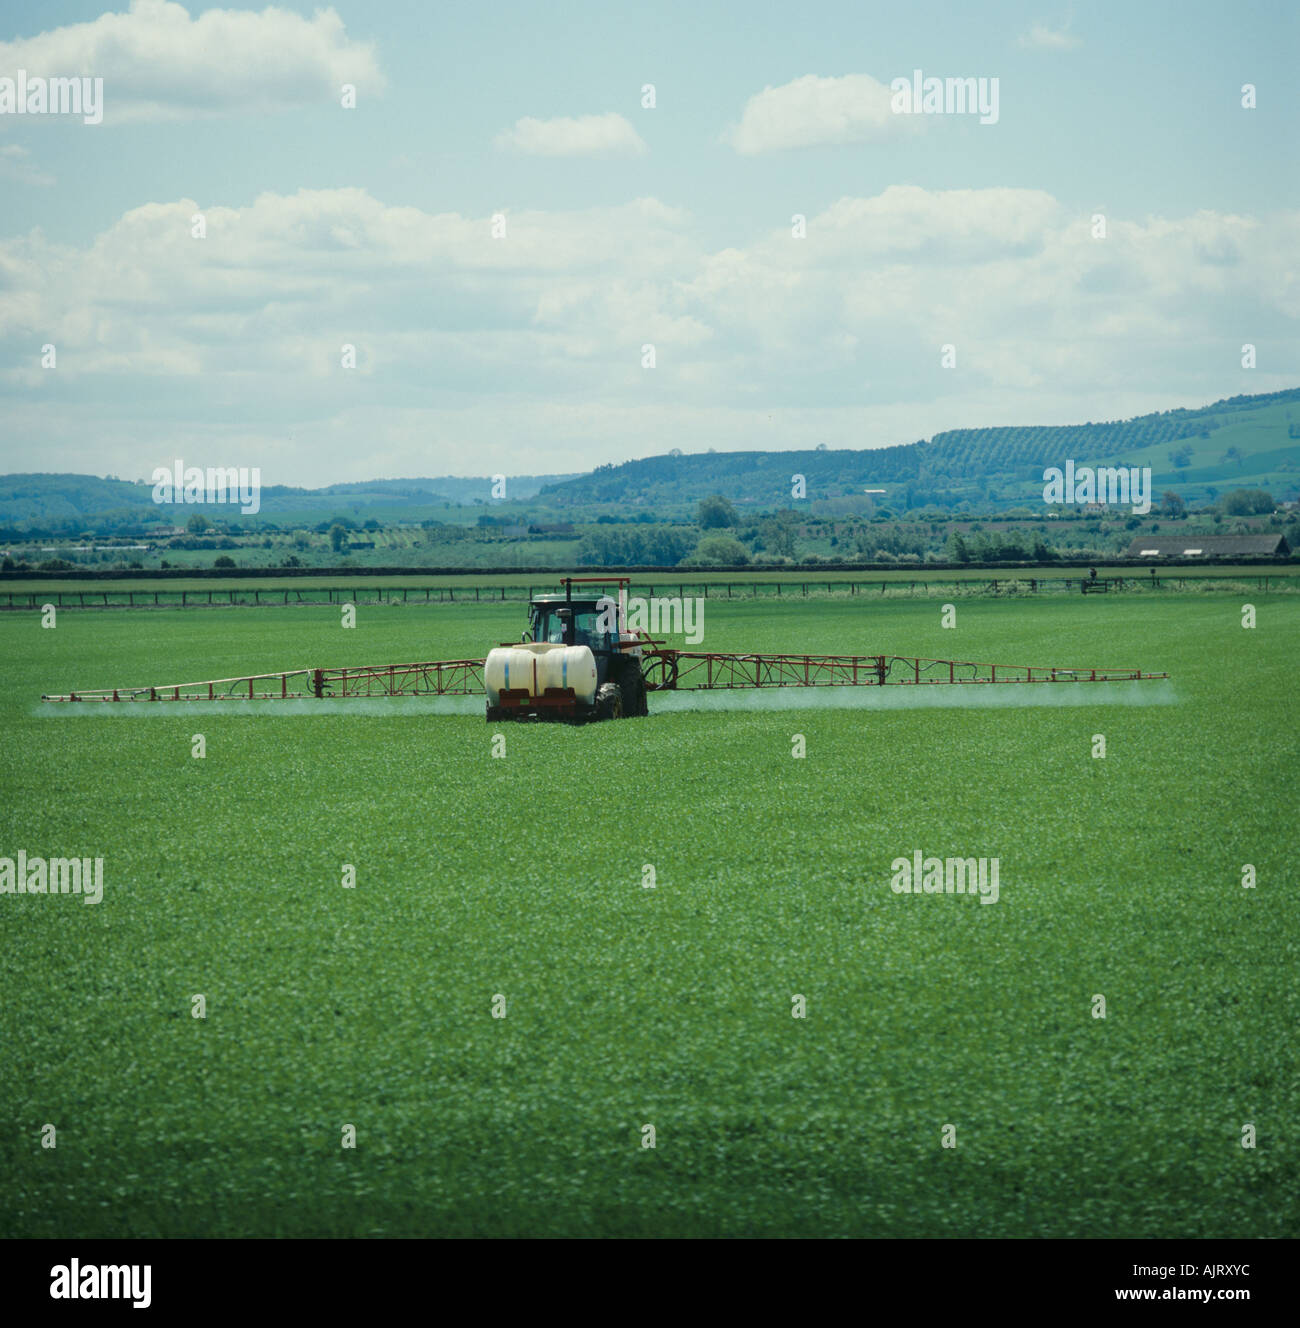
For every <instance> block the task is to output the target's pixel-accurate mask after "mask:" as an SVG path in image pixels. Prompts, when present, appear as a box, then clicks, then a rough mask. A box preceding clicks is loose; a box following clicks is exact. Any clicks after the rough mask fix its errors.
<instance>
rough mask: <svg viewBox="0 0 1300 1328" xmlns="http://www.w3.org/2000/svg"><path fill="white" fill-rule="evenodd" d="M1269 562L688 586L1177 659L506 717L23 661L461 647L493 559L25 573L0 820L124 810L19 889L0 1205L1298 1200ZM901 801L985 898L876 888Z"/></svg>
mask: <svg viewBox="0 0 1300 1328" xmlns="http://www.w3.org/2000/svg"><path fill="white" fill-rule="evenodd" d="M1197 570H1198V571H1199V570H1201V569H1197ZM1205 570H1206V571H1207V572H1210V571H1211V570H1212V571H1213V574H1214V575H1216V576H1222V575H1223V571H1222V569H1205ZM1250 570H1251V574H1252V575H1254V574H1255V569H1250ZM1270 574H1271V573H1270ZM893 575H895V576H898V575H901V576H904V577H908V578H918V579H919V577H920V575H921V573H919V572H917V571H909V572H901V573H895V574H893ZM1076 575H1077V572H1076ZM828 576H830V577H831V578H832V579H834V576H835V574H833V573H826V574H823V573H819V574H818V575H817V577H816V579H817V580H819V581H821V582H823V583H824V582H825V581H826V580H827V577H828ZM466 579H467V580H468V579H470V578H466ZM472 579H473V580H476V581H481V580H482V578H478V577H474V578H472ZM728 579H731V580H733V581H738V580H739V578H736V577H734V576H733V577H731V578H728ZM767 579H769V580H770V579H771V577H770V574H769V575H768V577H767ZM791 579H792V580H801V579H803V578H802V575H801V574H799V573H796V574H794V575H793V576H792V578H791ZM859 579H863V578H861V577H859ZM873 579H875V580H879V579H880V578H879V577H875V578H873ZM886 579H889V577H888V574H886ZM699 580H700V578H699V577H692V578H691V581H692V582H698V581H699ZM516 582H517V578H516V579H515V580H514V581H512V584H514V583H516ZM70 584H71V583H70ZM207 584H208V583H203V587H202V588H204V589H206V588H207ZM223 584H224V583H223ZM249 584H250V585H251V584H257V585H259V586H261V585H264V583H260V582H259V583H252V582H250V583H249ZM295 584H299V583H295ZM435 584H436V583H435ZM1251 602H1252V603H1253V604H1254V605H1255V608H1256V612H1257V615H1258V625H1257V626H1256V627H1255V628H1254V629H1253V630H1244V629H1243V628H1242V626H1241V604H1240V602H1238V601H1236V600H1235V599H1234V598H1232V597H1227V596H1210V595H1206V596H1195V595H1182V596H1170V597H1168V598H1156V597H1144V598H1139V597H1136V596H1134V597H1123V598H1118V597H1100V596H1099V597H1096V598H1090V599H1084V598H1082V597H1075V598H1069V599H1066V598H1063V597H1062V598H1057V599H1051V600H1041V601H1038V600H1019V601H1002V600H972V601H969V602H963V603H962V604H961V605H960V606H959V607H958V610H957V626H956V628H954V629H943V628H941V626H940V614H939V605H938V604H937V603H932V602H931V603H927V602H924V601H906V600H889V599H884V600H875V601H867V600H861V599H855V600H849V599H835V600H830V599H824V600H820V601H809V602H807V603H803V602H793V603H792V602H786V603H777V602H773V601H759V602H746V603H726V602H717V603H715V602H714V601H713V600H710V602H709V604H708V606H707V612H706V619H705V642H704V646H705V648H710V649H718V650H746V649H748V650H771V651H776V650H799V651H817V652H821V651H824V652H841V653H843V652H867V651H871V652H875V651H884V652H896V653H900V654H907V655H913V654H921V655H926V656H936V657H958V658H961V657H969V658H973V659H981V660H983V659H987V660H995V661H1005V662H1008V663H1034V664H1060V665H1069V666H1080V665H1107V666H1132V667H1141V668H1144V669H1147V670H1157V671H1159V670H1165V671H1168V672H1169V673H1170V675H1171V681H1170V682H1169V683H1155V684H1130V685H1125V686H1124V687H1123V688H1122V689H1121V690H1117V691H1110V690H1108V689H1107V688H1105V687H1104V686H1098V687H1096V688H1095V689H1088V688H1082V689H1075V688H1072V687H1066V688H1062V689H1060V690H1059V691H1057V692H1055V693H1051V694H1050V696H1045V695H1043V694H1041V693H1027V694H1023V697H1022V696H1021V695H1018V694H1017V688H1016V687H1014V686H1013V687H1008V688H1004V689H986V690H985V691H983V692H982V693H980V694H976V693H975V692H974V689H970V688H967V689H948V688H932V689H923V690H924V691H925V692H926V693H927V694H926V695H925V696H920V695H919V694H918V693H917V692H916V691H915V690H913V691H911V692H909V691H908V690H907V689H901V688H898V689H882V691H881V692H879V693H876V694H875V695H874V696H871V697H866V698H862V696H861V694H860V693H858V694H855V695H857V696H858V697H859V699H866V700H868V701H871V702H875V703H876V704H873V705H871V706H870V707H868V708H860V709H835V708H830V706H831V704H832V702H833V698H832V697H830V696H829V695H828V694H827V693H810V692H802V693H795V694H791V693H786V692H781V693H777V694H775V695H761V696H757V697H751V698H749V700H748V701H747V700H746V698H744V697H741V696H737V697H734V698H719V699H720V701H721V703H723V704H726V705H728V706H731V707H734V708H733V709H731V710H728V711H717V710H713V711H710V710H707V709H690V708H682V704H681V703H682V702H683V701H689V698H677V699H676V700H674V699H673V698H666V697H662V696H652V697H651V710H652V713H651V716H650V717H649V718H648V719H645V720H629V721H624V722H622V723H617V724H607V725H595V726H590V727H587V728H582V729H573V728H567V727H557V726H517V727H510V726H506V728H505V729H504V730H502V731H503V732H504V733H505V736H506V755H505V757H504V759H494V758H493V757H492V755H491V740H492V736H493V733H494V732H495V731H496V730H494V729H492V728H489V727H487V726H485V725H484V722H483V719H482V716H481V712H480V711H479V709H478V705H479V703H478V702H477V701H471V702H469V703H468V705H466V706H462V707H461V708H462V709H465V710H466V713H460V714H457V713H446V714H439V713H431V709H432V707H431V706H430V705H428V704H423V705H422V704H421V703H420V702H414V703H410V704H408V703H403V702H397V703H392V704H385V703H374V702H364V703H359V704H357V703H350V702H334V703H330V702H302V703H297V704H294V705H291V706H290V708H286V709H277V706H276V703H269V704H266V705H265V706H263V707H261V708H253V709H250V708H249V707H248V706H246V705H243V706H240V705H236V706H235V708H233V709H230V710H221V709H219V708H216V709H214V708H212V707H209V706H207V705H201V706H199V707H197V708H195V709H176V708H169V707H168V706H166V705H152V706H151V705H138V706H113V705H100V706H97V707H76V708H74V707H57V706H42V705H41V704H40V703H39V701H38V700H37V698H38V697H39V696H40V694H41V692H42V691H51V690H57V691H62V690H66V689H68V688H71V687H84V688H90V687H101V686H113V685H129V684H142V683H149V682H152V681H157V680H163V679H171V678H203V677H220V676H229V675H231V674H237V673H243V672H246V671H250V670H273V669H279V668H287V667H294V666H298V665H305V664H322V665H329V664H349V663H380V662H384V661H388V660H406V659H419V658H439V657H442V658H456V657H466V656H474V655H477V654H481V653H482V652H483V650H484V649H485V648H486V646H488V645H490V644H491V643H493V642H495V641H497V640H501V639H507V638H513V637H514V636H515V635H517V632H518V629H519V626H520V622H521V611H520V606H519V605H517V604H505V605H501V604H494V605H487V604H483V605H473V604H466V605H462V606H457V607H456V608H454V609H453V608H451V607H450V606H447V607H439V606H436V605H435V606H432V607H428V608H426V607H424V606H422V605H421V606H415V605H411V606H409V607H408V609H407V610H406V611H403V612H392V611H389V610H387V609H379V608H374V609H370V608H366V607H364V606H363V607H362V609H361V610H360V612H359V613H358V626H357V628H356V629H355V630H344V629H342V628H341V627H340V625H339V613H338V610H337V608H335V609H329V608H311V607H303V608H297V609H280V608H268V609H265V610H263V611H261V612H258V613H221V614H206V613H199V614H195V613H182V612H179V611H171V610H159V611H157V612H153V611H151V612H148V613H131V612H121V613H111V614H109V613H100V614H91V613H78V612H75V611H74V612H68V613H64V614H60V615H59V617H58V626H57V627H56V628H55V629H54V630H42V629H41V627H40V626H39V615H38V614H33V613H30V612H28V613H12V614H11V613H5V614H3V615H0V651H2V652H3V654H2V657H3V659H4V661H5V668H4V670H3V675H2V680H0V726H2V728H0V731H2V732H3V735H4V742H3V744H2V745H0V791H2V793H3V796H2V797H0V856H3V855H8V856H13V855H14V854H15V853H16V852H17V851H18V850H19V849H22V850H25V851H26V852H27V853H28V854H31V855H46V856H62V855H72V854H76V855H87V856H101V857H103V859H104V898H103V901H102V902H101V903H100V904H98V905H95V906H87V905H86V904H84V903H83V902H82V901H80V900H78V899H75V898H71V897H59V898H43V897H39V896H11V895H4V896H0V919H2V920H3V926H4V937H5V957H6V967H7V974H6V979H7V980H6V988H5V992H6V998H5V1000H4V1002H3V1003H0V1045H2V1046H3V1048H4V1056H3V1058H2V1059H0V1111H2V1114H3V1118H4V1119H5V1121H6V1122H7V1126H6V1128H5V1129H4V1130H3V1131H2V1132H0V1235H8V1236H19V1235H20V1236H54V1235H58V1236H62V1237H76V1236H98V1235H128V1234H129V1235H170V1236H184V1235H221V1236H235V1235H264V1234H282V1235H295V1236H309V1235H316V1236H324V1235H331V1236H345V1235H362V1236H364V1235H402V1236H414V1235H484V1234H493V1235H656V1236H658V1235H678V1236H682V1235H761V1236H768V1235H915V1236H945V1235H962V1236H1029V1235H1058V1236H1065V1235H1068V1236H1090V1237H1097V1236H1124V1235H1134V1236H1153V1237H1154V1236H1166V1237H1168V1236H1199V1237H1220V1236H1273V1237H1278V1236H1295V1235H1297V1234H1300V1230H1298V1229H1300V1223H1298V1222H1297V1201H1296V1195H1297V1192H1298V1189H1300V1167H1298V1165H1297V1161H1296V1159H1297V1150H1298V1148H1300V1111H1298V1110H1297V1109H1298V1108H1300V1058H1298V1057H1297V1049H1296V1039H1295V1029H1296V1027H1297V1023H1298V1021H1300V989H1298V988H1297V984H1296V980H1295V975H1296V966H1297V961H1298V960H1300V928H1298V927H1297V921H1296V906H1295V888H1294V882H1295V864H1294V852H1295V843H1294V838H1295V836H1294V826H1295V825H1296V821H1297V812H1298V811H1300V806H1298V805H1297V804H1298V801H1300V799H1297V794H1296V779H1297V775H1298V774H1300V739H1298V738H1297V727H1296V700H1295V660H1296V657H1297V652H1298V651H1300V604H1298V603H1297V602H1296V600H1295V599H1294V597H1288V596H1274V595H1259V596H1252V599H1251ZM1148 687H1149V688H1151V689H1152V690H1149V691H1143V690H1142V689H1143V688H1148ZM957 691H960V692H962V695H961V696H960V697H957V696H956V695H955V693H956V692H957ZM995 691H996V692H997V696H996V697H995V696H994V695H993V693H994V692H995ZM945 694H946V696H945ZM947 698H951V699H961V700H963V701H965V702H967V704H965V705H962V706H961V707H960V708H951V709H949V708H933V703H935V702H939V701H942V700H944V699H947ZM1020 699H1032V700H1034V701H1035V702H1036V703H1035V704H1032V705H1023V706H1022V705H1019V704H1017V702H1018V701H1019V700H1020ZM923 700H924V701H929V702H930V703H931V706H930V707H926V708H912V705H913V703H915V702H918V701H923ZM982 700H987V701H988V702H989V703H990V704H988V705H987V706H985V705H979V704H970V703H971V702H979V701H982ZM1044 701H1052V702H1055V704H1043V703H1038V702H1044ZM1142 701H1148V702H1151V703H1150V704H1140V702H1142ZM807 702H817V703H819V704H818V707H817V708H812V709H797V710H795V709H782V708H780V707H782V706H784V705H789V704H803V703H807ZM882 702H883V703H887V704H888V706H889V707H890V708H880V704H879V703H882ZM994 702H996V704H994ZM1116 702H1123V703H1122V704H1120V703H1116ZM756 703H757V704H760V705H762V706H763V707H769V706H770V707H771V708H748V706H750V705H753V704H756ZM354 704H357V708H355V709H353V708H350V707H352V706H353V705H354ZM893 707H898V708H893ZM447 708H448V709H452V710H454V709H456V707H455V706H448V707H447ZM198 733H201V734H203V735H204V739H205V741H206V752H207V754H206V757H205V758H204V759H202V760H197V759H194V758H193V757H192V755H191V751H192V747H193V739H194V735H195V734H198ZM796 733H798V734H802V735H804V738H805V740H806V746H807V755H806V758H804V759H794V758H793V757H792V755H791V752H792V739H793V735H794V734H796ZM1096 734H1103V735H1104V736H1105V739H1106V744H1107V750H1106V756H1105V758H1104V759H1094V757H1093V756H1092V748H1093V742H1094V735H1096ZM914 849H921V850H923V852H924V853H926V854H927V855H929V854H935V855H945V854H959V855H964V856H996V857H998V859H999V861H1000V875H1001V897H1000V899H999V900H998V902H997V903H996V904H994V905H988V906H986V905H983V904H981V903H979V902H978V901H977V900H975V899H969V898H964V897H956V896H937V897H936V896H923V897H908V896H902V895H898V894H895V893H894V892H893V891H892V890H891V888H890V876H891V862H892V861H893V860H894V859H895V858H897V857H899V856H910V855H911V854H912V852H913V850H914ZM345 863H350V864H353V865H354V866H355V868H356V874H357V880H356V887H355V888H353V889H345V888H343V887H342V885H341V873H342V869H343V864H345ZM1243 863H1251V864H1253V865H1254V867H1255V868H1256V871H1257V873H1258V885H1257V886H1256V888H1254V889H1243V888H1242V884H1241V880H1242V864H1243ZM647 864H650V865H653V866H654V868H655V872H656V885H655V888H653V889H645V888H643V886H642V882H643V879H644V877H643V869H644V867H645V866H646V865H647ZM200 993H201V994H203V995H204V996H205V998H206V1002H207V1017H206V1019H203V1020H199V1019H194V1018H192V1017H191V1000H192V997H193V996H194V995H196V994H200ZM496 994H501V995H503V996H504V997H505V999H506V1017H505V1018H504V1019H494V1018H493V1017H492V1015H491V1003H492V1000H493V997H494V996H495V995H496ZM795 995H802V996H803V997H805V998H806V1001H807V1018H806V1019H794V1018H792V1017H791V1010H792V997H793V996H795ZM1097 995H1104V996H1105V999H1106V1003H1107V1017H1106V1018H1105V1019H1104V1020H1101V1019H1096V1018H1093V1015H1092V1011H1093V1003H1094V998H1095V997H1096V996H1097ZM46 1123H52V1124H54V1125H55V1126H56V1127H57V1131H58V1134H57V1141H58V1146H57V1148H56V1149H53V1150H49V1149H43V1148H42V1147H41V1129H42V1126H43V1125H45V1124H46ZM1247 1123H1250V1124H1253V1125H1254V1126H1255V1128H1256V1130H1257V1131H1258V1146H1257V1147H1256V1148H1255V1149H1254V1150H1246V1149H1243V1148H1242V1146H1241V1142H1240V1141H1241V1137H1242V1127H1243V1125H1244V1124H1247ZM345 1124H352V1125H355V1127H356V1132H357V1135H356V1143H357V1146H356V1148H355V1149H354V1150H348V1149H343V1148H341V1147H340V1138H341V1130H342V1127H343V1126H344V1125H345ZM647 1124H652V1125H653V1126H654V1127H655V1130H656V1136H657V1138H656V1147H655V1148H654V1149H645V1148H642V1147H641V1140H642V1128H643V1126H645V1125H647ZM949 1124H951V1125H954V1126H955V1128H956V1142H957V1147H956V1148H953V1149H944V1148H942V1147H941V1146H940V1143H941V1131H942V1129H943V1127H944V1126H945V1125H949Z"/></svg>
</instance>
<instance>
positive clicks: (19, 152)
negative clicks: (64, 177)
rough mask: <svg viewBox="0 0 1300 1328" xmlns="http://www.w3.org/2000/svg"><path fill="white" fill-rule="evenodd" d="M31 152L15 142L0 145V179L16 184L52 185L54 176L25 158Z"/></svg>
mask: <svg viewBox="0 0 1300 1328" xmlns="http://www.w3.org/2000/svg"><path fill="white" fill-rule="evenodd" d="M30 155H31V154H30V153H29V152H28V151H27V149H26V148H20V147H19V146H18V144H17V143H7V144H4V145H0V180H13V181H14V182H15V183H16V184H34V185H41V186H46V185H52V184H53V183H54V176H52V175H50V174H49V173H48V172H47V171H42V170H38V169H37V168H36V167H35V166H34V165H32V163H31V162H30V161H28V160H27V158H28V157H29V156H30Z"/></svg>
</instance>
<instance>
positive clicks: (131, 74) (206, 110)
mask: <svg viewBox="0 0 1300 1328" xmlns="http://www.w3.org/2000/svg"><path fill="white" fill-rule="evenodd" d="M18 69H25V70H26V71H27V73H28V75H29V76H32V77H36V76H40V77H47V78H48V77H71V76H76V75H82V76H85V77H90V78H102V79H103V80H104V122H105V123H106V124H113V123H116V124H123V123H127V122H130V121H142V120H190V119H198V118H203V117H208V116H214V115H222V114H232V113H241V112H249V111H253V112H265V111H275V110H284V109H288V108H292V107H300V106H310V105H321V106H329V105H332V106H334V107H337V106H338V105H339V103H340V99H341V96H342V86H343V84H344V83H351V84H353V85H354V86H355V87H356V88H357V95H358V99H361V98H365V97H368V96H373V95H377V94H378V93H380V92H382V91H383V89H384V76H383V74H382V73H381V72H380V70H379V65H378V62H377V60H376V56H375V52H374V49H373V47H372V46H370V45H368V44H365V43H360V42H355V41H352V40H350V39H349V38H348V36H347V34H346V33H345V31H344V28H343V20H342V19H341V18H340V17H339V16H338V14H337V13H335V11H334V10H333V9H319V10H317V11H316V12H315V14H313V16H312V17H311V18H310V19H306V18H303V17H302V16H301V15H300V14H295V13H292V12H291V11H290V10H287V9H276V8H274V7H272V8H267V9H264V10H262V11H261V12H260V13H255V12H253V11H252V10H234V9H209V10H206V11H204V12H203V13H201V14H199V15H198V17H197V18H195V17H192V16H191V15H190V13H189V11H188V10H186V9H185V8H184V6H182V5H179V4H173V3H170V2H169V0H132V3H131V8H130V11H129V12H128V13H125V14H101V15H100V16H99V17H98V18H96V19H93V20H92V21H90V22H88V23H74V24H70V25H68V26H67V27H62V28H54V29H51V30H50V31H49V32H43V33H41V34H39V35H38V36H35V37H24V38H19V39H17V40H15V41H11V42H0V70H6V71H13V70H18Z"/></svg>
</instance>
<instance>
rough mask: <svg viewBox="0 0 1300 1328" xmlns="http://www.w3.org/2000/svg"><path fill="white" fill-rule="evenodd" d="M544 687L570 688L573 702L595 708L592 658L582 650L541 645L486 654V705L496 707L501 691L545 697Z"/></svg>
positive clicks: (525, 644)
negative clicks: (519, 691)
mask: <svg viewBox="0 0 1300 1328" xmlns="http://www.w3.org/2000/svg"><path fill="white" fill-rule="evenodd" d="M548 687H559V688H572V689H573V694H574V697H575V699H576V700H578V701H579V702H581V703H582V704H584V705H589V706H590V705H595V703H596V657H595V656H594V655H593V654H592V653H591V651H590V650H589V649H588V648H587V647H586V646H564V645H556V644H554V643H550V642H545V641H524V642H521V643H520V644H519V645H517V646H497V647H496V649H495V650H490V651H489V652H488V657H487V659H486V660H485V661H484V664H483V689H484V691H485V692H486V693H487V701H488V705H491V706H495V705H499V704H500V697H501V693H502V692H503V691H518V690H519V689H520V688H523V689H524V690H525V691H527V693H528V695H529V696H534V697H536V696H543V695H545V693H546V689H547V688H548Z"/></svg>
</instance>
